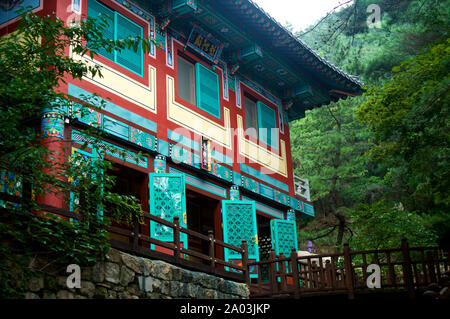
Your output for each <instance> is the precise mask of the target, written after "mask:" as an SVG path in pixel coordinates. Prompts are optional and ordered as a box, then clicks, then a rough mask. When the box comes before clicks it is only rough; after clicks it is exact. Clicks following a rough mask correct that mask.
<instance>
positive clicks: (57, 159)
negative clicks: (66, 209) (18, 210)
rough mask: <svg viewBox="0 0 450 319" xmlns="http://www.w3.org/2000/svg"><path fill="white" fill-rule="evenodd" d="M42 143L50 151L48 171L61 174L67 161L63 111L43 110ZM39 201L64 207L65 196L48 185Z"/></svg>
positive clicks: (47, 157) (46, 158)
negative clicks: (65, 156)
mask: <svg viewBox="0 0 450 319" xmlns="http://www.w3.org/2000/svg"><path fill="white" fill-rule="evenodd" d="M41 143H42V145H43V146H44V147H46V148H47V149H48V150H49V151H50V152H49V154H48V155H46V157H45V161H48V162H50V163H52V164H51V166H50V167H49V168H48V169H47V173H48V174H51V175H52V174H54V175H59V173H60V172H61V169H62V165H63V164H64V161H65V158H64V114H63V113H62V112H58V111H57V110H54V109H48V108H45V109H44V110H43V111H42V112H41ZM38 201H39V202H42V203H44V204H47V205H50V206H54V207H58V208H63V203H64V198H63V195H62V193H61V192H55V191H54V190H52V186H48V189H47V190H46V193H45V194H44V195H43V196H41V197H40V198H38Z"/></svg>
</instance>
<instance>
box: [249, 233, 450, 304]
mask: <svg viewBox="0 0 450 319" xmlns="http://www.w3.org/2000/svg"><path fill="white" fill-rule="evenodd" d="M370 264H375V265H378V266H379V267H380V275H381V281H380V286H381V288H380V289H383V290H384V291H402V292H406V293H407V295H408V297H409V298H410V299H413V298H415V294H416V291H417V290H420V289H423V288H426V287H427V286H428V285H429V284H430V283H438V282H439V280H440V279H441V276H442V274H443V273H444V272H447V271H449V261H448V251H447V252H444V251H442V250H440V249H439V248H438V247H411V248H410V247H409V246H408V243H407V242H406V240H403V241H402V245H401V247H400V248H393V249H379V250H366V251H351V250H350V248H349V246H348V245H345V246H344V251H343V252H342V253H336V254H322V255H308V256H301V257H299V256H297V252H296V251H294V250H292V252H291V255H290V256H289V257H285V256H283V255H281V256H276V255H275V252H274V251H273V250H272V251H271V253H270V258H269V260H266V261H259V262H250V263H249V264H248V265H249V267H251V266H253V267H257V271H258V278H257V280H256V282H252V283H250V291H251V296H252V297H282V296H286V297H294V298H299V297H300V296H302V295H312V294H327V293H346V294H347V295H348V298H349V299H354V298H355V293H360V292H365V291H377V290H378V289H377V288H376V287H372V288H369V287H368V285H367V279H368V277H369V275H371V273H372V272H368V269H367V268H368V266H369V265H370ZM263 265H267V266H263ZM262 266H263V267H268V272H269V276H268V280H266V281H264V280H263V279H262V276H261V267H262ZM369 279H371V278H369ZM369 281H370V280H369ZM378 291H379V290H378Z"/></svg>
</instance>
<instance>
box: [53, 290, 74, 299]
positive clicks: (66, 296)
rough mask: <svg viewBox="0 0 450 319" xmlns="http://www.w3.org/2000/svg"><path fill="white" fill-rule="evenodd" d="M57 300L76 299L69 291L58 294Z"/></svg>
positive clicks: (61, 291)
mask: <svg viewBox="0 0 450 319" xmlns="http://www.w3.org/2000/svg"><path fill="white" fill-rule="evenodd" d="M56 298H57V299H74V294H73V293H72V292H70V291H68V290H60V291H58V293H57V294H56Z"/></svg>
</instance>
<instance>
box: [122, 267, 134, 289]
mask: <svg viewBox="0 0 450 319" xmlns="http://www.w3.org/2000/svg"><path fill="white" fill-rule="evenodd" d="M133 279H134V271H133V270H131V269H130V268H128V267H127V266H125V265H122V267H120V284H121V285H122V286H128V284H129V283H130V282H132V281H133Z"/></svg>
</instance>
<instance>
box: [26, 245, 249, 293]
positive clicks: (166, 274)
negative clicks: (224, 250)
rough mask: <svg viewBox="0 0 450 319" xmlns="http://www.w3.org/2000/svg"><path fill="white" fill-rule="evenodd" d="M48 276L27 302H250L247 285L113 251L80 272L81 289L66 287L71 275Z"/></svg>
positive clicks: (33, 284) (33, 285)
mask: <svg viewBox="0 0 450 319" xmlns="http://www.w3.org/2000/svg"><path fill="white" fill-rule="evenodd" d="M65 270H66V269H64V271H63V272H61V270H60V271H59V272H58V273H53V274H52V273H46V274H44V275H43V276H41V277H36V278H33V279H31V280H30V282H29V291H28V292H27V293H26V295H25V298H27V299H37V298H44V299H55V298H57V299H77V298H79V299H93V298H95V299H96V298H98V299H104V298H106V299H116V298H117V299H141V298H148V299H158V298H167V299H172V298H196V299H197V298H198V299H237V298H238V299H247V298H248V297H249V290H248V287H247V285H246V284H243V283H236V282H233V281H229V280H225V279H222V278H218V277H215V276H212V275H209V274H205V273H201V272H195V271H189V270H186V269H182V268H180V267H176V266H173V265H171V264H168V263H166V262H163V261H159V260H150V259H146V258H141V257H136V256H132V255H129V254H126V253H123V252H121V251H118V250H116V249H111V250H110V251H109V253H108V256H107V260H106V261H105V262H98V263H96V264H95V265H94V266H92V267H85V268H81V288H71V289H69V288H68V287H67V283H66V282H67V278H68V276H69V275H71V274H70V273H65Z"/></svg>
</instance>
